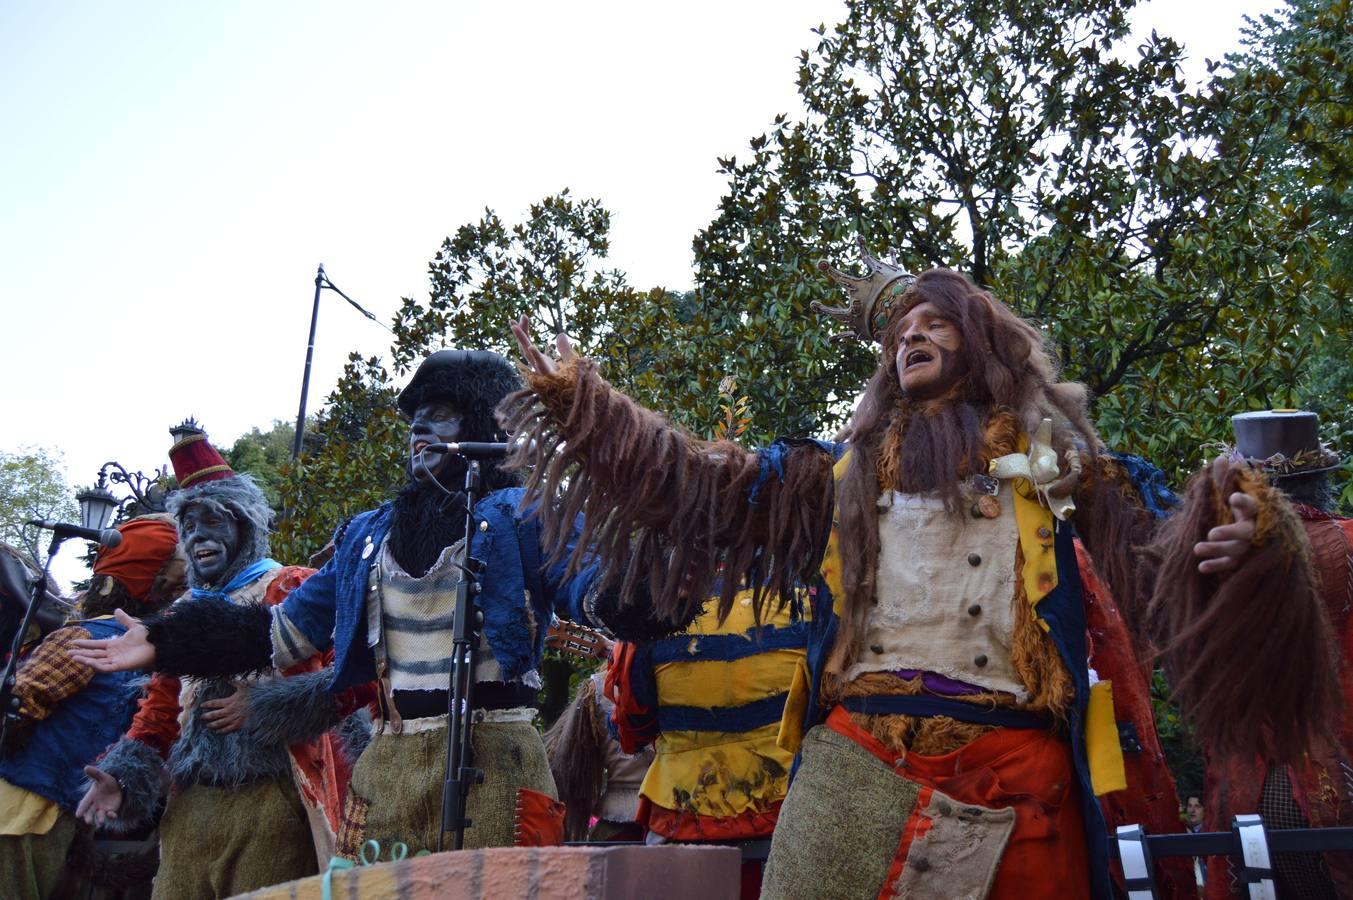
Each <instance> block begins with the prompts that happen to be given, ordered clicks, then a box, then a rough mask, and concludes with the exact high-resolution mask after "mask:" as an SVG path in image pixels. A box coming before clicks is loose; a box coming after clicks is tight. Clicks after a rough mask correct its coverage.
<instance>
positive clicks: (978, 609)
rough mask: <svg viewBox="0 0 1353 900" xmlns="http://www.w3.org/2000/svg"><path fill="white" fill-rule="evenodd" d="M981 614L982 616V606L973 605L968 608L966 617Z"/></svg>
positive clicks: (978, 604)
mask: <svg viewBox="0 0 1353 900" xmlns="http://www.w3.org/2000/svg"><path fill="white" fill-rule="evenodd" d="M981 614H982V604H980V603H974V604H973V605H972V606H969V607H968V615H970V616H980V615H981Z"/></svg>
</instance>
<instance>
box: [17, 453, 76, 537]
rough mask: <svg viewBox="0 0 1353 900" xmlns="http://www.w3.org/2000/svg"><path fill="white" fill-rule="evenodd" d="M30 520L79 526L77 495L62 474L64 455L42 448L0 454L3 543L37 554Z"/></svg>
mask: <svg viewBox="0 0 1353 900" xmlns="http://www.w3.org/2000/svg"><path fill="white" fill-rule="evenodd" d="M29 519H54V520H57V521H63V522H79V521H80V510H79V507H78V506H77V505H76V503H75V494H74V492H73V491H72V490H71V489H70V486H69V485H67V484H66V477H65V475H64V474H62V471H61V454H60V453H59V452H57V451H55V450H48V449H46V448H43V447H20V448H19V449H18V450H17V451H15V452H12V453H11V452H6V451H3V450H0V541H4V542H5V543H7V544H11V545H13V546H14V547H16V548H19V549H22V550H24V551H25V552H26V553H27V554H28V555H29V557H30V558H33V559H36V558H37V556H38V554H37V553H36V550H35V548H34V547H33V545H32V544H31V543H30V541H31V538H32V529H31V528H28V529H25V526H24V523H25V522H27V521H28V520H29Z"/></svg>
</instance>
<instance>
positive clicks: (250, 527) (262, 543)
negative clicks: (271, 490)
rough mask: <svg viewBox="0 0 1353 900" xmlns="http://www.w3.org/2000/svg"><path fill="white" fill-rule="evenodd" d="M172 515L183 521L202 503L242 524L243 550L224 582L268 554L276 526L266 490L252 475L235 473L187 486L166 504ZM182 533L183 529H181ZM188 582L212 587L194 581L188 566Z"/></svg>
mask: <svg viewBox="0 0 1353 900" xmlns="http://www.w3.org/2000/svg"><path fill="white" fill-rule="evenodd" d="M166 505H167V506H168V508H169V512H170V514H172V515H173V516H174V518H176V519H178V520H180V521H182V519H183V513H184V511H185V510H187V509H188V507H190V506H202V507H204V508H206V509H210V510H213V511H215V512H218V513H223V514H226V515H229V516H230V517H231V518H233V519H234V520H235V521H236V522H238V523H239V526H240V552H239V553H238V554H236V556H235V558H234V559H233V560H231V561H230V568H228V569H227V570H226V572H225V574H224V575H222V576H221V583H222V584H225V583H227V582H228V581H230V579H231V578H234V577H235V575H236V574H237V573H239V572H240V571H241V570H242V569H244V568H245V567H246V566H249V565H251V564H253V563H255V562H257V561H258V560H260V559H264V558H265V557H267V555H268V532H269V531H270V530H271V529H272V508H271V507H269V506H268V500H267V498H266V497H264V496H263V491H262V490H260V489H259V486H258V485H257V484H256V483H255V482H254V479H253V476H251V475H247V474H245V475H235V476H234V477H233V478H221V479H218V480H216V481H205V482H203V483H201V484H196V485H193V486H192V487H189V488H183V489H181V490H178V491H175V492H174V493H173V494H171V495H170V497H169V501H168V503H167V504H166ZM179 534H180V536H182V531H181V530H180V532H179ZM188 582H189V584H191V585H192V586H193V587H208V585H201V584H196V583H194V580H193V572H192V568H191V567H189V569H188Z"/></svg>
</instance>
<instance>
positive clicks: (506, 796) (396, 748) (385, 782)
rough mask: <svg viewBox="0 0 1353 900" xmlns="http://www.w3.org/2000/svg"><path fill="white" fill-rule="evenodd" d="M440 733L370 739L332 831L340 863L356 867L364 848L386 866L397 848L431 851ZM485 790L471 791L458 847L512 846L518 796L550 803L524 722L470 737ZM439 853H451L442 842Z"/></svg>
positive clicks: (477, 729)
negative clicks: (533, 795) (528, 794)
mask: <svg viewBox="0 0 1353 900" xmlns="http://www.w3.org/2000/svg"><path fill="white" fill-rule="evenodd" d="M446 731H447V729H446V727H445V726H443V727H441V728H435V729H431V730H428V731H421V732H418V733H414V734H376V735H374V736H373V737H372V738H371V743H370V744H369V745H368V746H367V748H366V750H365V751H363V752H362V755H361V757H360V758H359V759H358V760H357V765H356V766H355V767H354V768H353V771H352V783H351V785H349V787H348V796H347V799H346V801H345V802H344V806H343V822H342V824H341V825H340V826H339V830H338V848H337V853H338V855H339V856H344V857H347V858H348V859H356V858H357V857H358V854H359V853H360V852H361V849H362V846H363V845H364V844H365V843H366V842H367V841H368V840H375V841H377V842H379V843H380V846H381V857H380V858H381V859H382V860H388V859H389V858H390V852H391V850H390V848H391V847H393V845H394V844H395V843H396V842H399V843H402V844H404V845H405V846H406V847H408V852H409V853H410V854H414V853H417V852H418V851H419V850H436V849H437V836H438V833H439V831H440V830H441V821H442V782H443V780H444V779H445V778H446ZM471 742H472V743H473V745H474V764H475V765H476V766H478V767H479V768H480V769H483V770H484V783H483V784H477V785H474V786H472V787H471V788H470V795H469V798H468V799H467V801H466V816H467V818H469V819H470V820H471V822H472V823H473V824H472V825H471V827H470V828H467V829H466V830H465V847H466V848H467V849H474V848H478V847H510V846H512V820H513V812H514V810H515V808H516V800H517V789H518V788H530V789H531V790H533V791H539V792H541V793H543V794H548V795H549V796H550V797H555V798H557V797H558V796H559V794H558V792H557V791H556V790H555V786H554V777H553V776H552V775H551V774H550V765H549V761H548V760H547V759H546V757H545V745H544V744H542V743H541V740H540V734H539V733H538V732H537V731H536V729H535V726H533V725H531V724H530V723H529V722H502V723H499V722H481V723H478V724H476V725H475V726H474V731H473V732H472V734H471ZM446 846H447V847H448V848H449V847H450V838H449V836H448V838H447V843H446Z"/></svg>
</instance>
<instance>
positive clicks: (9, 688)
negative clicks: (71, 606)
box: [0, 533, 66, 750]
mask: <svg viewBox="0 0 1353 900" xmlns="http://www.w3.org/2000/svg"><path fill="white" fill-rule="evenodd" d="M65 539H66V536H65V535H63V534H56V533H54V534H53V535H52V543H51V545H50V546H48V548H47V562H46V564H45V565H44V566H43V567H42V575H41V577H39V578H38V580H37V581H36V582H35V583H34V585H33V596H32V597H30V598H29V600H28V609H26V610H25V611H24V614H23V621H22V622H20V623H19V630H18V632H17V633H16V634H15V635H14V642H13V644H12V645H11V646H10V648H9V660H8V661H6V663H5V676H4V680H3V681H0V750H3V749H4V748H5V746H6V744H5V739H6V738H7V737H8V736H9V723H10V722H11V721H14V720H17V719H18V718H19V707H20V706H21V705H22V702H23V701H22V700H21V698H19V697H15V696H14V685H15V683H16V682H17V680H18V679H17V676H16V675H15V673H16V672H18V670H19V652H20V651H21V650H23V641H24V635H26V634H28V627H29V626H30V625H32V624H33V619H34V617H35V616H37V613H38V608H39V607H40V606H42V601H44V600H46V599H47V575H48V573H49V572H50V571H51V568H52V559H53V557H55V556H56V551H57V550H59V549H61V542H62V541H64V540H65Z"/></svg>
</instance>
